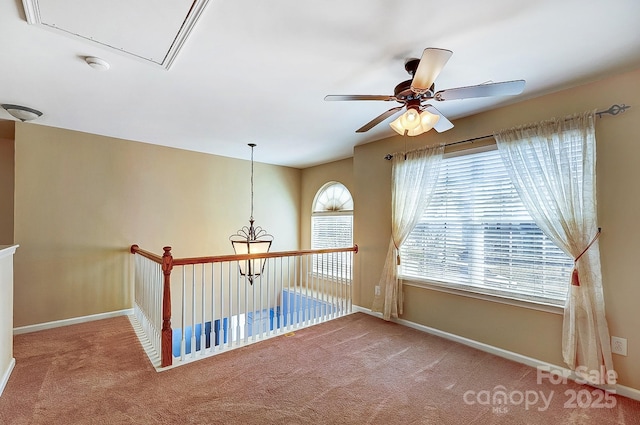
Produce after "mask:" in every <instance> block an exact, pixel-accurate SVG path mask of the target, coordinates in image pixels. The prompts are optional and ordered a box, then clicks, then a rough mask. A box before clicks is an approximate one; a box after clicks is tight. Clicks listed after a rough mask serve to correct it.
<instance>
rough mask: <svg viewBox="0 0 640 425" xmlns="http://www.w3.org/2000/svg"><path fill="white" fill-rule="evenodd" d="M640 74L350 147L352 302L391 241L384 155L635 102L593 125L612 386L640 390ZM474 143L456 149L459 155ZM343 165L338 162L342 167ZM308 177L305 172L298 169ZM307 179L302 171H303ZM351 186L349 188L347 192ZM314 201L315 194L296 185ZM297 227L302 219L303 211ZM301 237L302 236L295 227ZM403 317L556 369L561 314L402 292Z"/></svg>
mask: <svg viewBox="0 0 640 425" xmlns="http://www.w3.org/2000/svg"><path fill="white" fill-rule="evenodd" d="M639 81H640V70H638V71H635V72H631V73H627V74H623V75H619V76H614V77H611V78H608V79H605V80H602V81H599V82H597V83H593V84H590V85H585V86H581V87H575V88H572V89H569V90H566V91H562V92H559V93H555V94H550V95H546V96H542V97H538V98H535V99H531V100H528V101H524V102H520V103H517V104H513V105H510V106H505V107H503V108H501V109H497V110H494V111H490V112H486V113H482V114H478V115H476V116H473V117H469V118H465V119H460V120H454V124H455V127H454V128H453V129H452V130H450V131H447V132H445V133H442V134H438V133H436V132H434V131H431V132H429V133H428V134H426V135H423V136H419V137H415V138H401V137H392V138H389V139H386V140H382V141H378V142H374V143H369V144H365V145H361V146H356V148H355V150H354V158H353V179H354V182H353V190H352V193H353V196H354V199H355V201H356V203H355V211H354V215H355V222H354V240H355V242H356V243H357V244H358V245H359V247H360V252H359V253H358V255H357V256H356V258H357V261H356V267H357V272H356V273H355V277H356V282H355V285H356V291H355V292H356V298H357V300H356V304H358V305H361V306H363V307H367V308H369V307H371V304H372V301H373V294H374V286H375V285H377V284H378V281H379V278H380V274H381V272H382V266H383V262H384V259H385V254H386V250H387V246H388V243H389V238H390V229H391V225H390V221H391V210H390V204H391V187H390V172H391V165H390V162H389V161H386V160H384V159H383V157H384V155H386V154H387V153H393V152H396V151H403V150H404V149H405V144H406V148H407V149H414V148H417V147H420V146H425V145H428V144H435V143H440V142H453V141H458V140H464V139H468V138H473V137H478V136H483V135H486V134H492V133H493V132H495V131H496V130H499V129H502V128H507V127H512V126H516V125H520V124H526V123H531V122H536V121H541V120H545V119H549V118H552V117H562V116H566V115H570V114H573V113H576V112H582V111H586V110H592V109H599V110H600V109H606V108H608V107H609V106H611V105H612V104H615V103H626V104H628V105H634V106H633V108H632V109H630V110H628V111H627V112H625V113H624V114H622V115H619V116H616V117H612V116H605V117H604V118H602V119H598V121H597V123H596V133H597V140H598V151H597V154H598V162H597V172H598V188H599V190H598V211H599V221H600V226H602V228H603V234H602V237H601V239H600V247H601V257H602V272H603V284H604V288H605V299H606V307H607V320H608V322H609V327H610V331H611V334H612V335H616V336H621V337H624V338H627V340H628V351H629V355H628V357H622V356H619V355H614V366H615V369H616V370H617V372H618V373H619V374H620V380H619V382H620V383H621V384H622V385H626V386H629V387H632V388H635V389H640V333H638V329H639V328H640V309H638V306H637V303H638V300H640V285H639V284H638V278H637V276H638V273H637V270H636V268H635V264H636V263H637V257H638V254H639V253H640V226H638V225H637V220H638V211H640V196H638V194H639V193H640V192H639V191H638V188H637V186H638V182H640V143H639V139H638V135H639V134H640V119H639V118H638V117H639V116H640V115H639V114H640V84H638V82H639ZM477 145H478V144H477V143H475V144H467V145H463V147H465V148H470V147H474V146H477ZM338 165H341V163H335V164H327V165H324V166H320V167H316V168H315V169H314V171H313V172H314V179H315V181H328V180H331V179H336V178H337V177H334V176H337V175H340V173H341V172H347V167H344V166H343V167H342V168H341V169H340V170H336V166H338ZM342 165H343V164H342ZM305 172H306V170H305ZM303 175H304V173H303ZM349 188H350V189H352V187H349ZM303 189H304V190H308V191H309V193H304V194H303V195H302V197H303V199H305V198H306V199H309V197H310V196H313V195H312V194H311V192H312V191H313V187H307V186H303ZM302 212H303V216H302V220H303V222H304V221H305V220H306V218H305V214H306V212H305V211H304V209H303V211H302ZM302 232H303V234H304V233H305V232H307V233H308V231H306V230H302ZM404 291H405V304H404V308H405V314H404V316H403V318H404V319H407V320H410V321H413V322H416V323H420V324H423V325H426V326H430V327H433V328H437V329H440V330H443V331H445V332H450V333H453V334H456V335H460V336H462V337H466V338H470V339H473V340H476V341H480V342H483V343H485V344H489V345H492V346H495V347H499V348H503V349H506V350H510V351H513V352H516V353H520V354H522V355H525V356H529V357H532V358H536V359H539V360H543V361H547V362H550V363H553V364H557V365H563V362H562V356H561V328H562V316H560V315H558V314H553V313H545V312H541V311H536V310H530V309H526V308H520V307H514V306H509V305H505V304H498V303H495V302H490V301H483V300H477V299H472V298H468V297H463V296H458V295H452V294H446V293H442V292H437V291H433V290H429V289H425V288H420V287H415V286H405V287H404Z"/></svg>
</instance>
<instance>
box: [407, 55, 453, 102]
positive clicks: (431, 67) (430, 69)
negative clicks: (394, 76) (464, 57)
mask: <svg viewBox="0 0 640 425" xmlns="http://www.w3.org/2000/svg"><path fill="white" fill-rule="evenodd" d="M452 54H453V52H452V51H451V50H445V49H435V48H432V47H429V48H426V49H424V52H422V58H421V59H420V63H419V64H418V69H416V72H415V74H414V75H413V81H411V90H413V91H414V92H416V93H422V92H424V91H426V90H429V88H431V85H432V84H433V82H434V81H435V80H436V78H437V77H438V74H440V71H442V68H444V66H445V65H446V64H447V62H448V61H449V58H450V57H451V55H452Z"/></svg>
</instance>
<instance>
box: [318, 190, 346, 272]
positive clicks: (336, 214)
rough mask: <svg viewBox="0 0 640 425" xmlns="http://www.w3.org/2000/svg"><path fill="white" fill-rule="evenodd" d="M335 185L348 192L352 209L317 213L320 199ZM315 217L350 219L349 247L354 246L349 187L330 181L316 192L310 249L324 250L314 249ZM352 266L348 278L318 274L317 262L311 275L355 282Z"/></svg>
mask: <svg viewBox="0 0 640 425" xmlns="http://www.w3.org/2000/svg"><path fill="white" fill-rule="evenodd" d="M333 185H340V186H342V187H343V188H344V190H346V193H347V194H348V195H349V202H350V204H351V207H352V208H351V209H344V210H342V209H341V210H325V211H316V207H317V204H318V201H319V199H320V197H321V196H322V195H323V194H324V193H325V192H326V191H327V190H328V189H330V188H331V186H333ZM315 217H350V226H351V243H350V245H349V246H353V196H352V195H351V191H350V190H349V188H347V186H346V185H345V184H343V183H341V182H339V181H329V182H327V183H325V184H323V185H322V187H320V189H318V191H317V192H316V194H315V196H314V198H313V203H312V205H311V223H310V230H311V235H310V236H311V237H310V247H311V249H322V248H314V233H315V232H314V228H315V222H314V218H315ZM338 248H347V247H338ZM314 260H315V257H314ZM338 261H341V259H339V260H338ZM350 266H351V270H350V271H349V272H347V273H346V276H343V275H335V274H334V273H318V271H317V270H318V269H317V265H316V264H315V261H314V262H313V264H312V265H311V272H310V273H311V275H312V276H319V275H321V274H322V276H324V278H328V279H331V280H337V281H344V280H345V279H348V280H349V281H350V280H353V263H351V264H350Z"/></svg>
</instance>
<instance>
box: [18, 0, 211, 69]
mask: <svg viewBox="0 0 640 425" xmlns="http://www.w3.org/2000/svg"><path fill="white" fill-rule="evenodd" d="M208 1H209V0H136V1H135V2H132V1H130V0H94V1H86V0H22V4H23V6H24V11H25V15H26V17H27V22H29V23H30V24H34V25H38V26H42V27H45V28H48V29H51V30H54V31H56V32H62V33H65V34H67V35H72V36H75V37H80V38H82V39H84V40H87V41H90V42H92V43H97V44H100V45H101V46H105V47H109V48H111V49H114V50H117V51H118V52H122V53H126V54H129V55H132V56H135V57H138V58H140V59H144V60H146V61H149V62H152V63H154V64H157V65H160V66H162V67H164V68H166V69H169V68H170V67H171V65H172V64H173V61H174V60H175V59H176V57H177V55H178V53H179V52H180V49H181V48H182V46H183V45H184V43H185V42H186V40H187V38H188V37H189V34H190V33H191V30H192V29H193V28H194V27H195V25H196V22H197V21H198V18H199V17H200V15H201V14H202V12H203V11H204V9H205V7H206V5H207V3H208Z"/></svg>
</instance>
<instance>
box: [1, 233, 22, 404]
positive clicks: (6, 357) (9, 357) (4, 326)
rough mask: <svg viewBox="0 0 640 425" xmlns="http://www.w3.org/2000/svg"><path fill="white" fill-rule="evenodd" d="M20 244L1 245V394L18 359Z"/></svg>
mask: <svg viewBox="0 0 640 425" xmlns="http://www.w3.org/2000/svg"><path fill="white" fill-rule="evenodd" d="M16 248H18V245H0V396H2V392H3V391H4V388H5V386H6V385H7V382H8V381H9V376H10V375H11V371H12V370H13V366H14V365H15V363H16V360H15V359H14V358H13V254H14V253H15V252H16Z"/></svg>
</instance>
